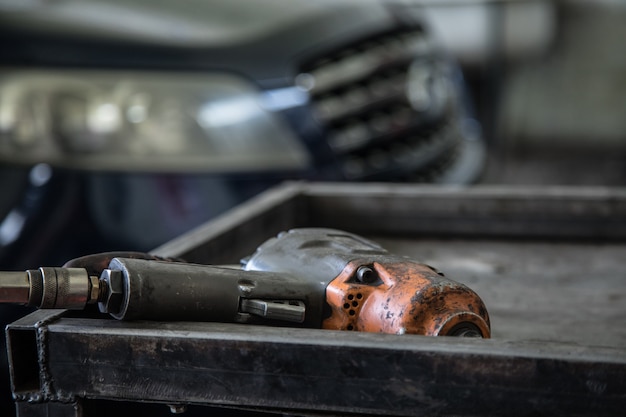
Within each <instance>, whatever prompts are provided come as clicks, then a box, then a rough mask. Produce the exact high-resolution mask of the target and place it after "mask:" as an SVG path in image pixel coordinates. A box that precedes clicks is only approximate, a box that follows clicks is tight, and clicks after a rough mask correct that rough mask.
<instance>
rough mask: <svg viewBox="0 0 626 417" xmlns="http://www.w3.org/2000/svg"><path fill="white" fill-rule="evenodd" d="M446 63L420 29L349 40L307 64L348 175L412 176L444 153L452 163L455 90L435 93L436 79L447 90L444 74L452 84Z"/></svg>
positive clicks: (314, 96) (316, 111)
mask: <svg viewBox="0 0 626 417" xmlns="http://www.w3.org/2000/svg"><path fill="white" fill-rule="evenodd" d="M442 62H443V61H441V60H438V59H437V58H436V57H435V56H434V52H433V49H432V47H431V45H430V43H429V41H428V37H427V36H426V34H425V33H424V32H423V31H422V30H421V29H420V28H414V29H411V30H403V31H397V32H394V33H386V34H382V35H380V36H377V37H376V38H374V39H366V40H363V41H360V42H357V43H355V44H351V45H348V46H346V47H345V48H343V49H341V50H338V51H335V52H334V53H330V54H328V55H326V56H324V57H321V58H319V59H317V60H316V61H314V62H313V63H311V65H309V66H304V67H303V68H302V72H301V74H300V75H299V77H300V79H305V80H306V81H307V90H308V92H309V95H310V97H311V107H312V110H313V115H314V117H315V118H316V120H317V121H318V123H319V124H320V125H321V126H322V127H323V128H324V129H325V131H326V132H327V141H328V145H329V146H330V148H331V149H332V150H333V152H334V153H335V155H336V156H337V159H338V161H339V163H340V164H342V165H343V172H344V175H345V176H346V178H348V179H369V178H377V177H379V176H383V175H385V173H392V174H393V173H394V172H397V173H402V175H404V176H405V177H407V176H409V175H412V174H413V173H422V172H423V171H426V170H427V168H428V169H431V170H433V171H436V169H433V166H434V165H437V164H438V160H440V161H441V164H442V165H445V164H444V161H445V160H446V158H448V159H449V158H450V154H451V150H452V149H453V148H454V147H455V144H456V143H457V142H458V135H456V134H455V132H452V130H455V131H456V129H453V128H454V126H453V125H452V124H450V123H449V120H450V118H451V117H452V116H451V114H452V112H453V108H452V106H453V104H452V103H453V101H454V100H453V98H452V95H453V94H452V92H451V91H449V92H447V93H446V91H445V90H444V93H446V94H447V96H446V94H444V96H443V101H441V100H440V99H441V97H440V96H438V95H437V94H436V93H433V91H434V88H435V87H433V86H436V87H437V88H439V90H438V92H439V93H441V86H442V84H441V81H442V79H444V84H443V86H444V88H446V86H445V77H446V76H447V75H446V73H445V69H444V71H442V68H444V67H443V64H442ZM416 65H417V66H416ZM415 75H417V78H415ZM409 77H414V78H411V79H409ZM416 80H417V81H416ZM420 80H422V81H420ZM416 82H417V86H416V84H415V83H416ZM420 82H422V84H423V86H422V87H420ZM437 83H438V84H437ZM409 88H411V93H409ZM450 90H451V89H450ZM424 94H426V97H425V100H426V101H425V102H424ZM429 94H430V95H431V96H428V95H429ZM430 98H432V99H433V102H431V103H429V102H428V99H430ZM412 100H413V101H415V103H413V102H412ZM437 100H440V101H437ZM433 103H434V104H433ZM444 154H448V155H444ZM420 175H422V174H420ZM422 176H423V175H422Z"/></svg>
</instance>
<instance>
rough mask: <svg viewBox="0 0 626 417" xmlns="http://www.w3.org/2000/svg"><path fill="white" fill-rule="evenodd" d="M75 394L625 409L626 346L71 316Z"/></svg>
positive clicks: (59, 331)
mask: <svg viewBox="0 0 626 417" xmlns="http://www.w3.org/2000/svg"><path fill="white" fill-rule="evenodd" d="M46 343H47V344H48V346H47V348H48V352H49V360H48V361H49V368H50V372H51V374H52V375H53V376H54V377H55V379H54V388H55V389H56V390H57V393H58V392H63V393H66V394H64V396H65V397H75V398H87V399H117V400H128V401H148V402H151V401H152V402H167V403H175V404H202V405H214V406H215V405H217V406H219V405H224V406H234V405H236V406H239V407H245V408H248V407H250V408H261V409H266V410H288V411H290V412H296V413H297V412H303V413H314V412H319V413H337V414H343V413H355V414H369V415H396V416H413V415H456V416H477V415H481V416H496V415H510V416H522V415H529V414H533V413H534V414H535V415H571V416H591V415H593V416H604V415H606V416H609V415H616V414H619V413H620V412H621V410H623V409H624V407H626V352H624V351H623V350H622V349H617V348H609V347H593V346H580V345H574V344H564V343H545V342H542V343H532V342H510V341H509V342H507V341H501V340H473V339H472V340H467V339H466V340H460V339H453V338H443V337H441V338H429V337H424V336H413V335H404V336H395V335H383V334H373V333H352V332H333V331H324V330H315V329H290V330H289V331H285V329H284V328H272V327H262V326H243V325H234V324H220V323H156V322H114V321H103V320H85V319H61V320H58V321H56V322H55V323H53V324H51V325H49V326H48V337H47V339H46Z"/></svg>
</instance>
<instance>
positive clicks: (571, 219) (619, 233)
mask: <svg viewBox="0 0 626 417" xmlns="http://www.w3.org/2000/svg"><path fill="white" fill-rule="evenodd" d="M301 192H302V195H303V196H304V197H306V202H307V204H308V206H309V213H310V218H309V220H310V225H311V226H318V225H323V226H324V227H336V228H343V229H345V230H348V231H351V232H354V233H360V234H385V235H394V236H407V235H412V236H424V235H431V236H441V235H444V236H454V237H461V236H466V237H467V236H470V237H506V238H510V237H513V238H535V239H536V238H541V239H595V240H598V239H600V240H622V241H623V240H626V188H624V187H577V186H570V187H567V186H554V187H533V186H516V187H511V186H506V187H505V186H486V185H480V186H470V187H458V186H450V187H442V186H432V185H406V184H358V185H357V184H302V189H301Z"/></svg>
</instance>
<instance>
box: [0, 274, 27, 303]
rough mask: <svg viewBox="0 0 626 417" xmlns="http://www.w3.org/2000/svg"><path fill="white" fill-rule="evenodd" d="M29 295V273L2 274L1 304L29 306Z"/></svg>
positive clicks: (0, 275) (0, 287) (0, 276)
mask: <svg viewBox="0 0 626 417" xmlns="http://www.w3.org/2000/svg"><path fill="white" fill-rule="evenodd" d="M29 295H30V281H29V278H28V273H26V272H24V271H21V272H9V271H3V272H0V303H16V304H28V297H29Z"/></svg>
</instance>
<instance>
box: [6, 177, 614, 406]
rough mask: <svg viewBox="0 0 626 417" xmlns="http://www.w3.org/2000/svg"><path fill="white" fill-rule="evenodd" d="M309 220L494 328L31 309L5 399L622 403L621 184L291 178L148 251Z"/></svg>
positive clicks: (12, 334) (218, 258)
mask: <svg viewBox="0 0 626 417" xmlns="http://www.w3.org/2000/svg"><path fill="white" fill-rule="evenodd" d="M315 226H320V227H334V228H339V229H343V230H347V231H350V232H354V233H357V234H361V235H364V236H367V237H369V238H371V239H373V240H375V241H377V242H379V243H381V244H382V245H383V246H384V247H386V248H387V249H389V250H390V251H392V252H395V253H398V254H403V255H408V256H410V257H411V258H414V259H417V260H420V261H424V262H426V263H429V264H431V265H433V266H436V267H437V268H438V269H440V270H442V271H444V272H445V273H446V275H447V276H449V277H451V278H452V279H455V280H457V281H460V282H463V283H465V284H467V285H469V286H470V287H471V288H473V289H474V290H476V291H477V292H478V294H479V295H480V296H481V297H482V298H483V300H484V301H485V304H486V305H487V308H488V310H489V312H490V315H491V319H492V331H493V335H492V336H493V338H492V339H491V340H466V339H456V338H444V337H441V338H429V337H423V336H413V335H403V336H395V335H383V334H366V333H353V332H333V331H324V330H311V329H287V328H271V327H261V326H243V325H235V324H219V323H155V322H117V321H113V320H102V319H94V318H83V317H71V316H69V315H68V314H67V312H64V311H47V312H46V311H39V312H36V313H33V314H32V315H30V316H27V317H26V318H24V319H22V320H20V321H18V322H16V323H14V324H12V325H10V326H9V328H8V335H9V341H10V350H11V355H10V356H11V371H12V378H13V389H14V393H15V396H16V398H17V399H18V400H19V401H18V410H20V411H21V413H22V414H23V415H37V416H39V415H48V414H45V413H53V414H54V413H56V415H72V416H74V415H82V414H83V413H85V414H86V415H96V414H98V411H99V410H100V411H101V410H104V409H106V407H105V405H106V404H108V403H109V402H111V401H110V400H118V401H120V400H123V401H126V403H125V404H134V405H137V404H144V403H145V402H156V403H165V404H170V405H171V406H172V410H173V411H180V410H181V409H182V408H181V407H182V406H183V405H189V407H188V413H192V414H193V412H199V411H198V409H197V408H194V407H200V408H203V407H201V406H207V405H210V406H225V407H236V408H242V409H254V410H265V411H274V412H288V413H292V414H294V413H295V414H322V413H323V414H326V413H328V414H333V415H337V414H373V415H405V416H414V415H427V416H431V415H454V416H461V415H467V416H479V415H481V416H490V415H510V416H526V415H568V416H572V415H588V416H591V415H593V416H600V415H619V414H620V413H622V412H623V410H624V409H626V327H625V326H623V318H624V316H625V315H626V276H625V274H624V271H625V270H626V257H625V256H624V255H626V190H625V189H621V188H620V189H615V188H580V187H573V188H571V187H570V188H563V187H552V188H493V187H475V188H438V187H428V186H410V185H390V184H381V185H376V184H307V183H290V184H285V185H283V186H281V187H278V188H276V189H274V190H271V191H269V192H267V193H264V194H262V195H261V196H259V197H257V198H255V199H253V200H251V201H250V202H248V203H246V204H244V205H242V206H240V207H238V208H236V209H234V210H232V211H231V212H229V213H227V214H226V215H225V216H222V217H221V218H219V219H216V220H215V221H212V222H210V223H208V224H206V225H204V226H202V227H200V228H198V229H196V230H193V231H192V232H190V233H188V234H185V235H184V236H181V237H180V238H177V239H175V240H173V241H171V242H169V243H167V244H165V245H163V246H161V247H160V248H157V249H156V250H155V251H154V253H156V254H158V255H163V256H179V257H182V258H184V259H186V260H187V261H190V262H198V263H214V264H222V263H235V262H237V261H238V260H239V259H240V258H242V257H244V256H246V255H249V254H251V253H252V252H253V251H254V249H255V248H256V246H257V245H258V244H260V243H261V242H263V241H264V240H265V239H267V238H268V237H270V236H273V235H275V234H277V233H278V232H280V231H283V230H288V229H290V228H294V227H315ZM163 409H165V407H163ZM151 413H152V414H153V415H154V412H153V411H151Z"/></svg>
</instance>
